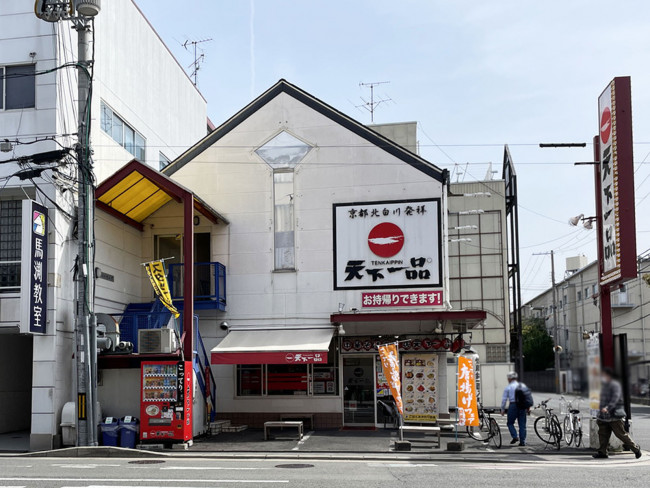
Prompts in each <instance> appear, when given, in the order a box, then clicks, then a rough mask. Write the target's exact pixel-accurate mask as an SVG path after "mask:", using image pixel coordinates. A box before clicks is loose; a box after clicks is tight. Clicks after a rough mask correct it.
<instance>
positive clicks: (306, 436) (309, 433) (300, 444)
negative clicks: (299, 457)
mask: <svg viewBox="0 0 650 488" xmlns="http://www.w3.org/2000/svg"><path fill="white" fill-rule="evenodd" d="M313 433H314V431H313V430H310V431H309V432H307V433H306V434H305V435H304V436H302V439H300V440H299V441H298V445H296V447H293V448H291V450H292V451H297V450H298V449H300V446H302V445H303V444H304V443H305V442H307V440H309V438H310V437H311V435H312V434H313Z"/></svg>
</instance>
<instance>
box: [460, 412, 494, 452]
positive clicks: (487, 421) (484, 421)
mask: <svg viewBox="0 0 650 488" xmlns="http://www.w3.org/2000/svg"><path fill="white" fill-rule="evenodd" d="M495 412H496V409H494V408H483V405H482V404H481V403H479V404H478V419H479V425H478V426H476V427H472V426H467V434H468V435H469V436H470V437H471V438H472V439H474V440H477V441H481V442H483V443H485V444H489V445H490V446H493V447H494V448H495V449H500V448H501V428H500V427H499V424H498V423H497V421H496V419H493V418H492V414H493V413H495Z"/></svg>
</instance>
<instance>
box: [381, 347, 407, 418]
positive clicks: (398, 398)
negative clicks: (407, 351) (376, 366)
mask: <svg viewBox="0 0 650 488" xmlns="http://www.w3.org/2000/svg"><path fill="white" fill-rule="evenodd" d="M377 349H378V350H379V357H380V358H381V369H382V371H383V372H384V376H385V377H386V380H387V381H388V386H389V387H390V392H391V393H392V394H393V398H394V399H395V405H397V410H399V414H400V415H404V408H403V404H402V380H401V378H400V372H399V356H398V352H397V343H394V344H385V345H383V346H378V347H377Z"/></svg>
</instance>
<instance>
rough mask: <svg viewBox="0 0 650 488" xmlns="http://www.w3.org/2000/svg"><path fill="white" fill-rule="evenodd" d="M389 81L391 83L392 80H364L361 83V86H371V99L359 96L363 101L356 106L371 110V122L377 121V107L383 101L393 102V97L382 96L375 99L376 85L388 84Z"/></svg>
mask: <svg viewBox="0 0 650 488" xmlns="http://www.w3.org/2000/svg"><path fill="white" fill-rule="evenodd" d="M388 83H390V81H373V82H370V83H363V82H362V83H359V86H360V87H363V88H366V87H368V88H370V100H366V99H365V98H363V97H359V98H361V100H362V101H363V103H362V104H361V105H356V107H357V108H365V109H366V110H367V111H368V112H370V122H374V121H375V109H376V108H377V106H379V105H380V104H382V103H386V102H392V99H391V98H380V99H377V100H375V87H376V86H378V85H385V84H388Z"/></svg>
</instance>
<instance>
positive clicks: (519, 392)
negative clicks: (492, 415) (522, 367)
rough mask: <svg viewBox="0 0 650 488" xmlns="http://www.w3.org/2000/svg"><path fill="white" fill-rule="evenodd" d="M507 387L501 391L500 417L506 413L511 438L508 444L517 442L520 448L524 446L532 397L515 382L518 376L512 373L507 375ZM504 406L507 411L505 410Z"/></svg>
mask: <svg viewBox="0 0 650 488" xmlns="http://www.w3.org/2000/svg"><path fill="white" fill-rule="evenodd" d="M507 378H508V386H506V388H505V390H503V398H502V400H501V415H505V414H506V412H507V413H508V431H510V435H511V436H512V440H511V441H510V444H516V443H517V442H519V445H520V446H525V445H526V420H527V418H526V416H527V415H528V412H529V410H530V408H531V407H532V406H533V395H532V393H531V391H530V389H529V388H528V387H527V386H526V385H524V384H523V383H520V382H519V381H517V379H518V378H519V376H518V375H517V373H515V372H514V371H510V372H509V373H508V376H507ZM506 404H508V409H507V410H506ZM515 421H517V424H518V426H519V435H517V429H515Z"/></svg>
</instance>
